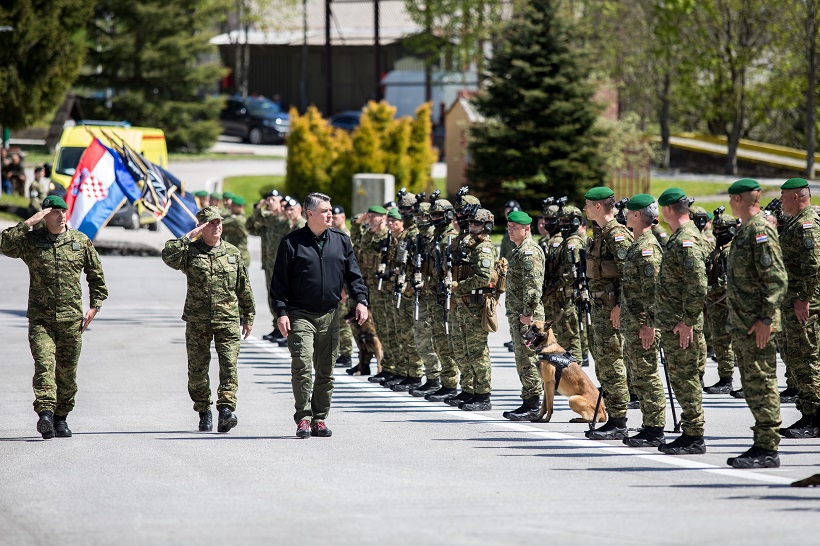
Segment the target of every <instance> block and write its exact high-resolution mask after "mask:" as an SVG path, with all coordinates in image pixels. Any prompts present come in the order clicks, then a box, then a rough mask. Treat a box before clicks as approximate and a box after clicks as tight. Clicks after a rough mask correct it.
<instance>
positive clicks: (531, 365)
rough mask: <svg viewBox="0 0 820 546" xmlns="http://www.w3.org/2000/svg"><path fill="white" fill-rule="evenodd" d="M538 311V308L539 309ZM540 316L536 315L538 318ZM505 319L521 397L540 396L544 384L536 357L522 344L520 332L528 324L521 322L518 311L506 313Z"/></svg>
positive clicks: (527, 328)
mask: <svg viewBox="0 0 820 546" xmlns="http://www.w3.org/2000/svg"><path fill="white" fill-rule="evenodd" d="M539 311H540V309H539ZM540 319H541V317H536V320H540ZM507 321H509V323H510V337H512V342H513V352H514V353H515V369H516V371H517V372H518V379H520V380H521V398H522V399H524V400H526V399H528V398H532V397H533V396H538V397H539V398H540V396H541V395H542V394H543V393H544V384H543V382H542V381H541V374H540V373H539V372H538V358H536V356H535V351H533V350H532V349H531V348H529V347H527V346H526V345H524V340H523V339H521V334H523V333H524V332H526V331H527V330H529V328H530V327H529V326H528V325H526V324H521V320H520V317H519V314H518V313H514V314H513V313H507Z"/></svg>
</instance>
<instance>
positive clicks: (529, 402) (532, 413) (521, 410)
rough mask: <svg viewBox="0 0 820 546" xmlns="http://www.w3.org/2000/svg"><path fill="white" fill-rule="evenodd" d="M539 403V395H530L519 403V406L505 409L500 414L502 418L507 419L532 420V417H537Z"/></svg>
mask: <svg viewBox="0 0 820 546" xmlns="http://www.w3.org/2000/svg"><path fill="white" fill-rule="evenodd" d="M540 405H541V397H540V396H530V397H529V398H527V399H526V400H524V403H523V404H521V406H520V407H518V408H516V409H514V410H512V411H505V412H504V413H502V414H501V415H502V416H503V417H504V419H509V420H510V421H532V420H533V419H537V418H538V412H539V406H540Z"/></svg>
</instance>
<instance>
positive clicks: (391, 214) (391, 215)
mask: <svg viewBox="0 0 820 546" xmlns="http://www.w3.org/2000/svg"><path fill="white" fill-rule="evenodd" d="M387 217H388V218H395V219H396V220H401V214H399V209H397V208H396V207H393V208H391V209H390V210H388V211H387Z"/></svg>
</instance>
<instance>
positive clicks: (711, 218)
mask: <svg viewBox="0 0 820 546" xmlns="http://www.w3.org/2000/svg"><path fill="white" fill-rule="evenodd" d="M706 217H707V218H708V219H709V220H714V219H715V215H714V214H712V213H711V212H709V211H708V210H707V211H706Z"/></svg>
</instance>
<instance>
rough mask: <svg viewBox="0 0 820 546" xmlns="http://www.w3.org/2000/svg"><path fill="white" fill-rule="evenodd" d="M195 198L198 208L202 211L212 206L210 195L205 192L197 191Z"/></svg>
mask: <svg viewBox="0 0 820 546" xmlns="http://www.w3.org/2000/svg"><path fill="white" fill-rule="evenodd" d="M194 197H196V206H197V207H198V208H200V209H204V208H205V207H207V206H210V204H211V198H210V195H209V194H208V192H207V191H205V190H199V191H195V192H194Z"/></svg>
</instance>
